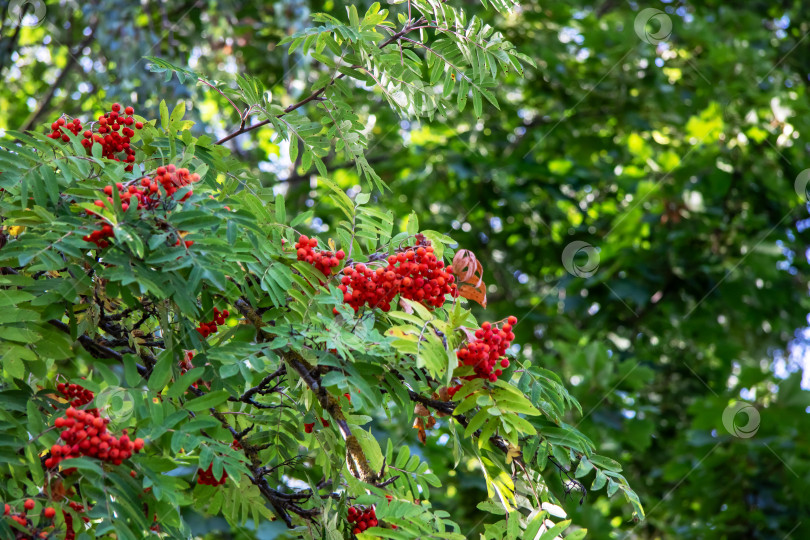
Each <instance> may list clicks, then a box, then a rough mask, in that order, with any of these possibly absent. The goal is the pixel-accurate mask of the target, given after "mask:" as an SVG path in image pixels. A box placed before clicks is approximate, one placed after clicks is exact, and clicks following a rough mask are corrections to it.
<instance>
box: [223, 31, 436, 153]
mask: <svg viewBox="0 0 810 540" xmlns="http://www.w3.org/2000/svg"><path fill="white" fill-rule="evenodd" d="M424 22H425V19H424V18H423V19H420V20H419V21H416V22H415V23H413V24H406V25H405V26H404V27H403V28H402V30H400V31H399V32H397V33H396V34H393V35H392V36H391V37H389V38H388V39H386V40H385V41H383V42H382V43H380V44H379V45H378V47H379V48H380V49H383V48H385V47H387V46H388V45H390V44H391V43H393V42H395V41H397V40H399V39H401V38H402V37H403V36H404V35H405V34H407V33H408V32H411V31H412V30H413V29H414V28H416V26H417V25H419V24H423V23H424ZM345 76H346V74H345V73H341V74H340V75H338V76H336V77H333V78H332V80H330V81H329V83H327V84H326V86H323V87H321V88H319V89H318V90H315V91H314V92H312V93H311V94H310V95H308V96H307V97H305V98H304V99H302V100H301V101H299V102H298V103H294V104H292V105H290V106H289V107H287V108H286V109H284V112H282V113H281V114H278V115H276V116H275V118H281V117H282V116H284V115H286V114H289V113H291V112H293V111H294V110H296V109H299V108H301V107H303V106H304V105H306V104H307V103H309V102H311V101H315V100H317V99H318V98H320V96H321V95H322V94H323V93H324V92H326V89H327V88H329V87H330V86H332V85H333V84H334V83H335V81H336V80H338V79H342V78H343V77H345ZM270 122H271V120H269V119H267V120H262V121H261V122H256V123H255V124H251V125H249V126H245V125H244V120H243V122H242V125H241V126H239V129H237V130H236V131H234V132H233V133H231V134H229V135H226V136H224V137H223V138H221V139H220V140H218V141H217V142H216V143H214V144H218V145H219V144H225V143H226V142H228V141H230V140H231V139H233V138H234V137H238V136H239V135H242V134H243V133H247V132H248V131H253V130H254V129H258V128H260V127H262V126H266V125H267V124H269V123H270Z"/></svg>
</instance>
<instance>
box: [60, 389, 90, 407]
mask: <svg viewBox="0 0 810 540" xmlns="http://www.w3.org/2000/svg"><path fill="white" fill-rule="evenodd" d="M56 390H57V391H58V392H59V393H60V394H62V395H63V396H65V397H66V398H67V399H68V401H69V402H70V404H71V405H73V406H74V407H81V406H82V405H87V404H88V403H90V402H91V401H93V398H94V397H95V396H94V395H93V392H91V391H90V390H88V389H86V388H83V387H81V386H79V385H78V384H65V383H59V384H57V385H56Z"/></svg>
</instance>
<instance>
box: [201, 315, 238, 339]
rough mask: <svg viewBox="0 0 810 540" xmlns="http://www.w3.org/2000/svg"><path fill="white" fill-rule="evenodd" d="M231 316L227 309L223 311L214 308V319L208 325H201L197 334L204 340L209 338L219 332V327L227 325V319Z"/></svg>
mask: <svg viewBox="0 0 810 540" xmlns="http://www.w3.org/2000/svg"><path fill="white" fill-rule="evenodd" d="M229 316H230V312H229V311H228V310H227V309H223V310H222V311H220V310H218V309H217V308H214V318H213V319H212V320H211V322H207V323H204V322H203V323H200V325H199V326H198V327H197V332H199V333H200V335H201V336H202V337H204V338H207V337H208V336H210V335H211V334H213V333H215V332H216V331H217V327H218V326H221V325H223V324H225V319H226V318H228V317H229Z"/></svg>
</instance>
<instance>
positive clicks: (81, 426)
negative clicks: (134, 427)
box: [45, 407, 143, 469]
mask: <svg viewBox="0 0 810 540" xmlns="http://www.w3.org/2000/svg"><path fill="white" fill-rule="evenodd" d="M109 422H110V421H109V419H107V418H101V416H99V412H98V410H97V409H90V410H87V411H81V410H78V409H75V408H73V407H68V409H67V410H66V411H65V416H63V417H62V416H60V417H59V418H57V419H56V420H55V422H54V427H56V428H57V429H62V428H66V429H64V431H62V433H61V434H60V437H61V438H62V442H63V443H64V444H61V445H60V444H54V445H53V446H52V447H51V456H50V457H49V458H47V459H46V460H45V467H47V468H49V469H50V468H53V467H56V466H57V465H58V464H59V462H61V461H62V460H64V459H70V458H74V457H79V456H91V457H95V458H98V459H100V460H103V461H109V462H111V463H113V464H114V465H120V464H121V462H123V461H124V460H125V459H129V457H130V456H132V454H133V453H135V452H140V450H141V449H142V448H143V439H135V440H134V441H132V440H130V438H129V436H128V435H127V433H126V430H124V433H123V435H121V436H120V437H116V436H114V435H112V434H111V433H109V432H108V431H107V424H109Z"/></svg>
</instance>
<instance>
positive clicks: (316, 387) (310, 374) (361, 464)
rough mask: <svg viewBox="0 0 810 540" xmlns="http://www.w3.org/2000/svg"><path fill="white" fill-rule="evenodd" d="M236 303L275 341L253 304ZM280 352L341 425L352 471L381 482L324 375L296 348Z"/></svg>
mask: <svg viewBox="0 0 810 540" xmlns="http://www.w3.org/2000/svg"><path fill="white" fill-rule="evenodd" d="M234 305H235V307H236V309H238V310H239V312H240V313H242V315H244V316H245V318H246V319H247V320H248V321H250V323H251V324H253V326H255V327H256V332H257V333H258V336H259V337H260V338H261V339H262V340H264V341H272V340H273V336H272V335H271V334H268V333H267V332H265V331H264V330H263V327H264V325H265V324H264V322H263V321H262V318H261V316H260V315H259V314H258V313H256V311H255V310H254V309H253V308H252V307H251V306H250V304H248V303H247V302H245V301H244V300H243V299H241V298H240V299H239V300H237V301H236V302H235V303H234ZM280 354H281V357H282V358H283V359H284V361H285V362H286V363H287V365H288V366H289V367H290V368H292V369H293V370H295V372H296V373H298V375H299V376H300V377H301V379H302V380H303V381H304V383H306V385H307V386H308V387H309V389H310V390H312V392H313V393H314V394H315V396H316V397H317V399H318V403H320V405H321V408H323V410H325V411H326V412H328V413H329V416H331V417H332V419H333V420H334V421H335V424H337V426H338V428H339V429H340V433H341V435H342V436H343V439H344V440H345V441H346V462H347V465H348V467H349V470H350V471H352V474H354V475H355V476H356V477H357V478H359V479H360V480H362V481H363V482H367V483H370V484H374V483H377V481H378V480H379V479H380V476H381V474H382V473H377V472H376V471H374V470H373V469H372V468H371V465H370V464H369V461H368V458H367V457H366V454H365V452H363V448H362V447H361V446H360V443H359V442H358V440H357V437H355V436H354V435H353V434H352V432H351V429H350V428H349V424H348V423H347V422H346V417H345V416H344V414H343V410H342V409H341V408H340V403H339V402H338V400H336V399H335V398H334V397H333V396H332V394H330V393H329V392H327V391H326V389H325V388H324V387H323V386H321V384H320V375H318V374H317V370H316V368H315V367H314V366H312V365H311V364H310V363H309V362H307V361H306V359H304V357H303V356H301V355H300V354H298V353H297V352H295V351H292V350H282V351H280Z"/></svg>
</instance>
